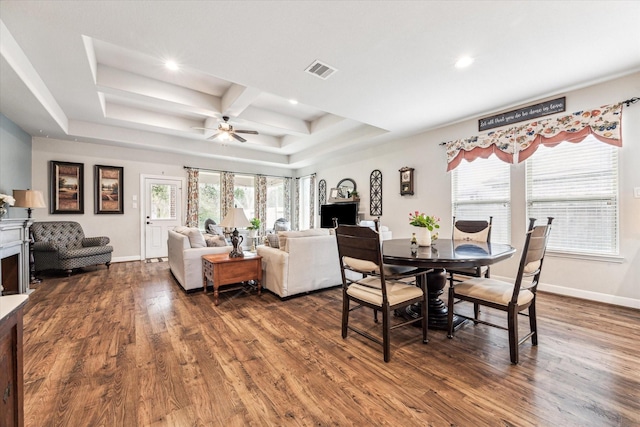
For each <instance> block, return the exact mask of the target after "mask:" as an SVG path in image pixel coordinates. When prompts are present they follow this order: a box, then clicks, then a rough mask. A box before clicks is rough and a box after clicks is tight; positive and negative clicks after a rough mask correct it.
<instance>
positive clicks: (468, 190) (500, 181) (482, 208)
mask: <svg viewBox="0 0 640 427" xmlns="http://www.w3.org/2000/svg"><path fill="white" fill-rule="evenodd" d="M452 174H453V175H452V180H451V182H452V192H451V193H452V196H451V200H452V209H451V211H452V212H453V215H454V216H455V217H456V219H467V220H483V219H486V220H489V217H490V216H492V217H493V226H492V230H491V241H492V242H497V243H510V242H511V198H510V197H511V195H510V192H511V186H510V182H511V178H510V165H509V164H508V163H505V162H503V161H501V160H500V159H498V158H496V157H495V156H491V157H489V158H487V159H476V160H475V161H473V162H462V164H460V166H458V167H457V168H456V169H454V170H453V172H452Z"/></svg>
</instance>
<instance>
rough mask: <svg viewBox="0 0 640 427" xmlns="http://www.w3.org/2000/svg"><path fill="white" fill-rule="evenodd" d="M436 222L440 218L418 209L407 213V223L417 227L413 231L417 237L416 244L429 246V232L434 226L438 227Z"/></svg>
mask: <svg viewBox="0 0 640 427" xmlns="http://www.w3.org/2000/svg"><path fill="white" fill-rule="evenodd" d="M438 222H440V218H438V217H436V216H433V215H427V214H425V213H420V212H418V211H415V212H411V213H409V224H411V225H413V226H414V227H418V228H417V229H416V233H415V234H416V236H417V239H418V245H420V246H431V241H432V239H431V232H432V231H433V230H434V229H436V228H440V224H438Z"/></svg>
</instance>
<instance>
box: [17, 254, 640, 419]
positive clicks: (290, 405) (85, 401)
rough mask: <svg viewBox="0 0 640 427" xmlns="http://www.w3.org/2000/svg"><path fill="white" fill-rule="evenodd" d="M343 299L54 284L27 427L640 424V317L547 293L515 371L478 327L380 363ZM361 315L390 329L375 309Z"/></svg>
mask: <svg viewBox="0 0 640 427" xmlns="http://www.w3.org/2000/svg"><path fill="white" fill-rule="evenodd" d="M445 295H446V293H445ZM341 304H342V303H341V291H340V290H339V289H338V288H334V289H329V290H325V291H322V292H318V293H314V294H310V295H305V296H302V297H298V298H293V299H289V300H286V301H281V300H280V299H279V298H277V297H276V296H274V295H273V294H271V293H269V292H265V293H264V294H263V296H262V297H260V298H259V297H257V296H256V295H255V293H254V294H246V293H241V294H238V293H237V292H235V291H230V292H227V293H221V295H220V305H219V306H217V307H216V306H214V305H213V295H212V293H207V294H205V293H203V292H196V293H192V294H186V293H185V292H184V291H183V290H182V288H180V286H179V285H178V284H177V282H175V279H173V277H172V276H171V273H170V272H169V266H168V263H166V262H159V263H145V262H128V263H118V264H113V265H112V266H111V269H110V270H106V269H105V268H104V266H101V267H96V268H93V269H87V270H85V271H84V272H82V273H78V274H73V275H72V276H71V277H70V278H67V277H62V276H56V275H51V276H48V277H45V280H44V281H43V282H42V283H41V284H40V285H39V286H38V288H37V289H36V291H35V292H33V293H32V294H31V296H30V299H29V302H28V303H27V306H26V308H25V315H24V376H25V389H24V390H25V393H24V394H25V425H26V426H32V427H41V426H42V427H45V426H74V427H75V426H92V427H93V426H125V427H129V426H224V427H227V426H311V425H313V426H348V425H358V426H362V425H376V426H383V425H388V426H397V425H406V426H638V425H640V369H639V368H638V367H639V366H640V311H639V310H633V309H627V308H621V307H615V306H610V305H606V304H600V303H594V302H589V301H583V300H578V299H573V298H568V297H562V296H556V295H550V294H545V293H540V294H539V299H538V325H539V345H538V346H537V347H532V346H531V344H530V341H529V342H527V343H525V344H523V345H522V346H521V347H520V352H521V354H520V361H521V362H520V364H519V365H518V366H513V365H511V364H510V363H509V346H508V341H507V333H506V331H502V330H498V329H495V328H490V327H487V326H484V325H477V326H474V325H473V324H469V323H467V324H466V325H464V326H463V327H462V328H461V329H459V330H458V331H457V333H456V336H455V338H454V339H448V338H447V337H446V333H445V332H444V331H429V334H430V342H429V344H427V345H424V344H422V342H421V340H420V331H419V329H418V328H411V327H409V328H400V329H396V330H394V331H392V346H391V349H392V354H391V362H390V363H384V362H383V360H382V349H381V348H380V347H379V346H378V345H376V344H374V343H372V342H370V341H368V340H365V339H364V338H362V337H360V336H358V335H357V334H354V333H350V334H349V336H348V338H347V339H346V340H343V339H342V337H341V334H340V316H341ZM458 310H461V311H467V313H470V311H471V307H470V306H469V307H468V308H467V307H464V306H461V307H460V308H459V309H458ZM502 315H503V313H498V312H495V313H494V312H492V311H491V310H489V309H484V312H483V316H486V317H487V319H489V320H494V321H501V319H502ZM352 321H354V322H360V323H361V324H362V323H364V324H367V325H368V327H369V328H370V329H371V330H372V331H374V332H375V331H376V330H377V328H379V326H378V325H375V324H374V323H373V322H372V315H371V312H370V311H369V310H359V311H356V312H354V313H352ZM520 326H521V330H522V331H525V330H526V327H527V326H528V322H526V319H524V318H523V319H522V321H521V322H520Z"/></svg>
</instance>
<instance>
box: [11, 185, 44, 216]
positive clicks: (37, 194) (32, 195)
mask: <svg viewBox="0 0 640 427" xmlns="http://www.w3.org/2000/svg"><path fill="white" fill-rule="evenodd" d="M13 198H14V199H16V202H15V203H14V205H13V207H14V208H27V218H31V211H32V210H33V209H35V208H46V207H47V205H45V203H44V197H43V196H42V191H37V190H13Z"/></svg>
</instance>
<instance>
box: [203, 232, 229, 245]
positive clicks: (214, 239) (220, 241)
mask: <svg viewBox="0 0 640 427" xmlns="http://www.w3.org/2000/svg"><path fill="white" fill-rule="evenodd" d="M204 240H205V241H206V242H207V247H209V248H216V247H221V246H227V241H226V240H225V239H224V237H223V236H214V235H212V234H205V236H204Z"/></svg>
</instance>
